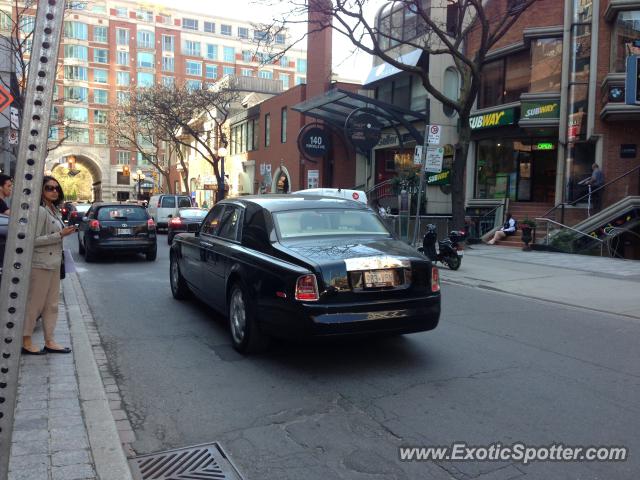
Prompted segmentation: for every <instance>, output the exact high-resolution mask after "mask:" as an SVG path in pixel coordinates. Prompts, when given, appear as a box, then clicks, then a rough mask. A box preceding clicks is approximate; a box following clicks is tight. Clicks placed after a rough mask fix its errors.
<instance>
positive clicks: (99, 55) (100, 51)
mask: <svg viewBox="0 0 640 480" xmlns="http://www.w3.org/2000/svg"><path fill="white" fill-rule="evenodd" d="M93 61H94V62H96V63H109V50H107V49H106V48H94V49H93Z"/></svg>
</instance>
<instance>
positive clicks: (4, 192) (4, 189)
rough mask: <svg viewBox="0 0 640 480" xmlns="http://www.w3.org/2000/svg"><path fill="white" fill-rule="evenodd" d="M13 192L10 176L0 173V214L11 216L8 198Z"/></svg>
mask: <svg viewBox="0 0 640 480" xmlns="http://www.w3.org/2000/svg"><path fill="white" fill-rule="evenodd" d="M12 191H13V182H12V181H11V177H10V176H9V175H5V174H4V173H0V214H3V215H9V213H10V210H9V205H7V202H6V200H7V198H9V197H10V196H11V192H12Z"/></svg>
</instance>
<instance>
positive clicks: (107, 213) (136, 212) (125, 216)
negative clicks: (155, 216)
mask: <svg viewBox="0 0 640 480" xmlns="http://www.w3.org/2000/svg"><path fill="white" fill-rule="evenodd" d="M146 219H147V212H146V211H145V209H144V208H142V207H129V206H126V207H125V206H122V207H120V206H114V207H102V208H101V209H100V210H98V220H103V221H108V220H146Z"/></svg>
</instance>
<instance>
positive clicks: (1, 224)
mask: <svg viewBox="0 0 640 480" xmlns="http://www.w3.org/2000/svg"><path fill="white" fill-rule="evenodd" d="M8 230H9V217H8V216H7V215H2V214H0V278H2V262H4V248H5V245H6V243H7V233H8Z"/></svg>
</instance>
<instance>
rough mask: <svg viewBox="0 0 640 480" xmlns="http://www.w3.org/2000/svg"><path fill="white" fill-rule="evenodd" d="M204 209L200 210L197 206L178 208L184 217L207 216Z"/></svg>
mask: <svg viewBox="0 0 640 480" xmlns="http://www.w3.org/2000/svg"><path fill="white" fill-rule="evenodd" d="M207 213H209V212H207V211H206V210H200V209H199V208H185V209H184V210H180V216H181V217H185V218H204V217H206V216H207Z"/></svg>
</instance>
